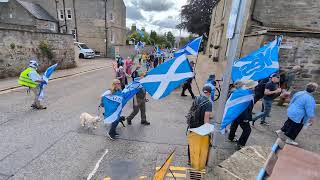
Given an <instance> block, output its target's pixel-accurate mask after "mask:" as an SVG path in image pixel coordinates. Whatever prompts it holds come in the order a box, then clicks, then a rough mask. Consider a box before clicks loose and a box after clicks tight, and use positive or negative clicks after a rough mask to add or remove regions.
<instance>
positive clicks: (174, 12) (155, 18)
mask: <svg viewBox="0 0 320 180" xmlns="http://www.w3.org/2000/svg"><path fill="white" fill-rule="evenodd" d="M124 3H125V5H126V8H127V27H128V28H130V27H131V25H132V24H134V23H135V24H136V26H137V28H138V29H141V27H145V29H146V32H148V33H150V31H151V30H155V31H156V32H157V33H160V34H164V33H165V32H168V31H171V32H172V33H173V34H174V35H175V36H179V34H180V30H178V29H177V28H176V25H178V24H179V23H180V12H181V7H182V6H183V5H185V4H186V3H187V0H124ZM181 35H182V36H188V33H187V32H186V31H182V32H181Z"/></svg>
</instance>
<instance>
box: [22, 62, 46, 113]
mask: <svg viewBox="0 0 320 180" xmlns="http://www.w3.org/2000/svg"><path fill="white" fill-rule="evenodd" d="M38 67H39V64H38V63H37V61H36V60H31V61H30V62H29V67H28V68H27V69H25V70H24V71H23V72H22V73H21V74H20V77H19V80H18V84H20V85H22V86H25V87H28V88H29V89H30V90H31V91H32V92H33V94H34V102H33V104H32V105H31V107H32V108H34V109H47V107H44V106H42V105H40V100H39V95H40V87H39V84H40V83H42V82H43V79H42V78H41V77H40V75H39V74H38V73H37V68H38Z"/></svg>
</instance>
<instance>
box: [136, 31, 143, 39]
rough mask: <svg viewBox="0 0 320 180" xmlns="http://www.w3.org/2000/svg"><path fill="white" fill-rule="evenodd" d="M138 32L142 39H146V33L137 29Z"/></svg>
mask: <svg viewBox="0 0 320 180" xmlns="http://www.w3.org/2000/svg"><path fill="white" fill-rule="evenodd" d="M137 32H138V33H139V34H140V36H141V37H142V38H144V31H141V30H140V29H137Z"/></svg>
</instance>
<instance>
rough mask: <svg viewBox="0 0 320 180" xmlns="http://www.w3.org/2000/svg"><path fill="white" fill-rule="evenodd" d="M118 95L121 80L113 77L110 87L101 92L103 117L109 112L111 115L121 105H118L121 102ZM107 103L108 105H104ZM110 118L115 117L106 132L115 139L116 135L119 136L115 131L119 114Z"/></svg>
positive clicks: (119, 94) (119, 93)
mask: <svg viewBox="0 0 320 180" xmlns="http://www.w3.org/2000/svg"><path fill="white" fill-rule="evenodd" d="M119 96H121V82H120V80H119V79H114V80H113V82H112V85H111V88H110V89H109V90H107V91H106V92H105V93H104V94H102V97H101V104H100V106H102V107H104V108H105V112H104V113H103V114H104V116H105V118H106V117H107V116H108V115H110V114H111V115H110V116H112V115H113V114H114V112H117V109H119V107H121V106H120V105H121V104H122V99H121V98H119ZM117 97H118V98H117ZM120 101H121V102H120ZM107 104H108V105H109V106H108V107H106V105H107ZM121 109H122V107H121ZM120 113H121V112H120ZM112 118H115V120H114V121H113V122H112V124H111V128H110V130H109V132H108V133H107V136H108V137H109V138H110V139H111V140H115V139H116V137H117V136H119V134H118V133H117V132H116V128H117V126H118V124H119V122H120V115H118V114H116V115H115V116H113V117H112Z"/></svg>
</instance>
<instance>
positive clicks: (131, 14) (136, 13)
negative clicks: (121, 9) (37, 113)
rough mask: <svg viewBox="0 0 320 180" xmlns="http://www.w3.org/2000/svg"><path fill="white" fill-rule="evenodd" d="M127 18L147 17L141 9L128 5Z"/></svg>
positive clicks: (138, 18)
mask: <svg viewBox="0 0 320 180" xmlns="http://www.w3.org/2000/svg"><path fill="white" fill-rule="evenodd" d="M127 18H129V19H133V20H145V19H146V18H145V17H144V16H143V15H142V14H141V12H140V10H139V9H137V8H135V7H133V6H128V7H127Z"/></svg>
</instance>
